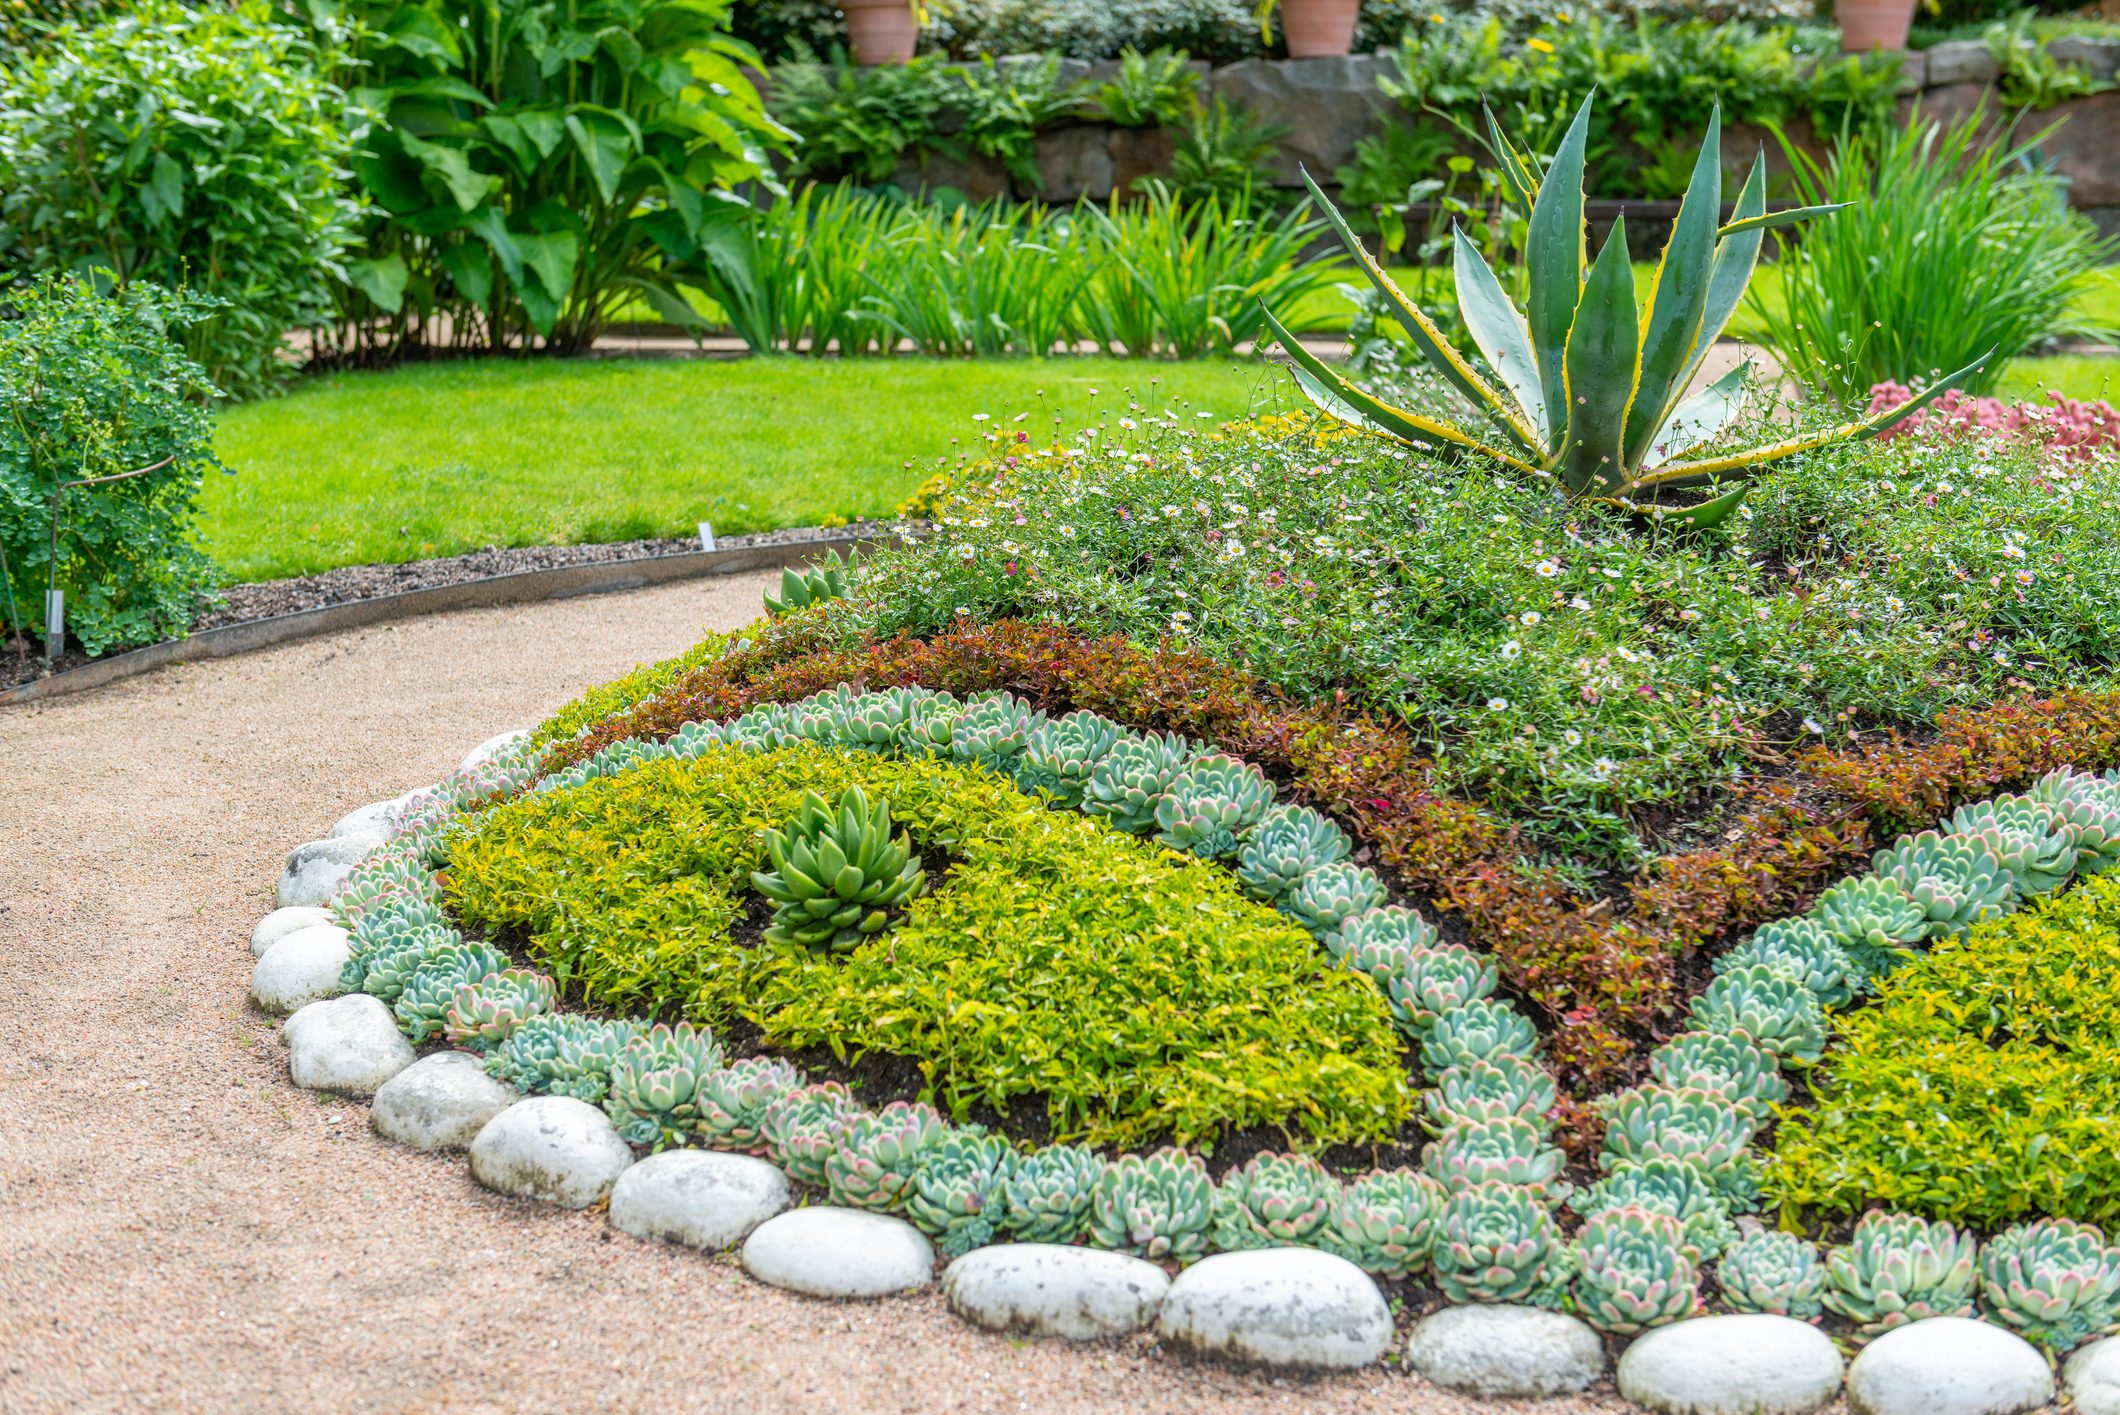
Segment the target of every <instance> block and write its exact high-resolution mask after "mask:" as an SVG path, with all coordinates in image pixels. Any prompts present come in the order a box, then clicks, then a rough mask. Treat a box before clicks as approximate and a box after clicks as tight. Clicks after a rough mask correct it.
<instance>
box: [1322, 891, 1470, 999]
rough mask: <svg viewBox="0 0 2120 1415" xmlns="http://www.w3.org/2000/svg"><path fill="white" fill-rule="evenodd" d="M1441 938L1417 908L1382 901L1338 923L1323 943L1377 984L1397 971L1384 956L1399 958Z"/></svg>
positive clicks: (1430, 945) (1382, 982) (1396, 966)
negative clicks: (1338, 929)
mask: <svg viewBox="0 0 2120 1415" xmlns="http://www.w3.org/2000/svg"><path fill="white" fill-rule="evenodd" d="M1441 941H1442V935H1441V934H1438V933H1437V932H1436V931H1435V926H1434V925H1433V924H1431V923H1429V922H1428V921H1427V920H1426V919H1424V918H1422V917H1421V916H1420V914H1419V913H1418V912H1417V911H1415V910H1412V909H1409V908H1407V907H1406V906H1405V905H1403V904H1386V905H1384V906H1383V907H1382V908H1380V909H1371V910H1370V911H1369V912H1368V913H1366V914H1357V915H1355V916H1354V917H1353V918H1351V919H1349V920H1347V922H1345V923H1343V924H1341V925H1340V932H1339V933H1338V934H1337V935H1336V936H1334V937H1332V938H1328V939H1326V940H1325V947H1326V950H1327V951H1328V952H1330V953H1331V954H1332V955H1333V956H1334V957H1335V958H1337V959H1339V960H1340V961H1341V962H1342V963H1345V964H1346V965H1347V966H1348V967H1350V968H1352V969H1354V970H1355V971H1356V972H1357V973H1367V974H1369V976H1370V979H1371V981H1373V982H1374V983H1375V984H1376V985H1377V986H1378V987H1380V988H1381V987H1384V986H1386V984H1387V982H1388V981H1389V978H1390V975H1391V974H1392V973H1395V972H1397V971H1398V964H1397V963H1395V962H1391V963H1387V962H1386V960H1388V959H1396V958H1401V957H1403V956H1405V955H1406V954H1407V953H1410V952H1411V951H1412V950H1414V949H1416V948H1431V947H1433V946H1435V945H1436V944H1437V943H1439V942H1441ZM1358 954H1359V955H1360V959H1359V960H1358V959H1357V957H1356V955H1358Z"/></svg>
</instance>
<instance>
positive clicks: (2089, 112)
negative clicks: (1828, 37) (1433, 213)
mask: <svg viewBox="0 0 2120 1415" xmlns="http://www.w3.org/2000/svg"><path fill="white" fill-rule="evenodd" d="M2047 52H2048V54H2050V55H2051V56H2052V57H2053V58H2055V59H2057V60H2060V61H2062V62H2064V63H2069V64H2075V65H2079V66H2081V67H2083V68H2085V69H2087V70H2088V71H2089V72H2090V73H2091V74H2092V75H2094V76H2095V77H2097V78H2101V79H2105V80H2111V79H2112V78H2113V77H2114V75H2115V71H2116V69H2120V39H2092V38H2085V37H2081V36H2072V37H2069V38H2064V39H2057V40H2054V41H2052V42H2051V43H2050V44H2049V45H2048V46H2047ZM1116 67H1117V65H1116V63H1113V62H1105V63H1099V64H1091V63H1086V62H1084V61H1082V60H1077V59H1067V60H1062V61H1061V79H1062V81H1063V82H1070V81H1073V80H1078V79H1087V80H1090V81H1091V82H1093V83H1094V82H1097V81H1099V80H1101V79H1102V78H1103V77H1105V76H1106V75H1108V74H1109V73H1110V72H1111V71H1113V70H1114V69H1115V68H1116ZM1197 67H1198V69H1199V70H1200V72H1201V75H1202V87H1203V93H1204V94H1205V95H1208V96H1213V95H1219V96H1221V97H1223V98H1225V99H1227V100H1229V101H1230V102H1231V103H1237V104H1242V105H1243V106H1245V107H1247V108H1249V109H1251V110H1252V111H1253V112H1255V113H1257V114H1259V115H1260V116H1261V117H1263V118H1266V119H1269V120H1271V121H1274V122H1278V123H1283V124H1286V125H1287V126H1288V128H1289V129H1290V132H1289V134H1288V137H1287V138H1286V139H1285V140H1284V141H1283V143H1282V145H1281V149H1280V154H1279V157H1278V159H1277V161H1276V163H1275V165H1274V169H1273V180H1274V183H1275V185H1277V186H1283V187H1297V186H1300V185H1301V181H1300V179H1299V177H1298V175H1297V171H1298V168H1299V167H1307V168H1308V169H1309V170H1310V172H1311V174H1312V175H1313V176H1315V177H1318V178H1319V179H1320V180H1321V181H1329V180H1330V177H1331V174H1332V172H1333V171H1334V169H1336V168H1338V167H1341V166H1344V165H1346V164H1347V163H1348V162H1349V161H1350V160H1351V159H1352V157H1353V155H1354V147H1355V143H1356V142H1357V141H1358V140H1360V139H1361V138H1362V137H1364V136H1366V135H1368V134H1370V133H1374V132H1376V131H1377V130H1378V129H1380V128H1382V127H1384V126H1386V125H1387V124H1390V123H1393V122H1399V121H1403V114H1402V113H1401V111H1400V109H1399V106H1398V104H1397V103H1395V102H1394V101H1393V100H1392V99H1390V98H1388V97H1386V96H1385V95H1384V93H1383V92H1382V90H1381V89H1379V88H1378V86H1377V80H1378V79H1379V78H1380V77H1382V76H1383V75H1385V74H1387V73H1389V72H1391V70H1392V59H1391V56H1390V55H1389V54H1358V55H1352V56H1348V57H1344V58H1336V59H1248V60H1245V61H1243V62H1241V63H1236V64H1229V65H1225V66H1223V67H1221V68H1217V69H1209V68H1208V67H1207V66H1206V65H1205V64H1201V65H1198V66H1197ZM1997 77H1998V65H1997V63H1996V61H1995V57H1994V55H1993V54H1992V53H1990V52H1989V50H1988V48H1987V46H1986V45H1985V44H1984V43H1980V42H1978V41H1957V42H1953V43H1949V44H1939V45H1937V46H1936V47H1935V48H1933V49H1929V50H1925V51H1922V52H1919V53H1910V54H1907V55H1906V56H1905V57H1904V60H1903V68H1902V73H1901V93H1902V95H1903V96H1902V98H1901V109H1902V111H1903V112H1904V113H1909V114H1911V113H1912V112H1913V111H1914V109H1915V107H1916V106H1917V105H1919V107H1920V108H1921V110H1922V111H1924V112H1927V113H1932V114H1935V115H1938V116H1941V117H1945V118H1956V117H1958V116H1960V115H1961V114H1963V113H1966V112H1969V111H1971V110H1972V109H1973V108H1974V107H1975V106H1977V105H1978V104H1980V103H1982V102H1983V101H1985V102H1987V103H1988V104H1989V105H1990V106H1997V105H1999V101H2000V100H1999V95H1998V94H1997V93H1996V89H1995V84H1996V80H1997ZM2032 121H2033V122H2034V123H2035V124H2036V125H2040V126H2043V125H2044V124H2046V123H2050V122H2059V123H2060V125H2061V126H2060V129H2059V131H2057V132H2056V133H2055V134H2054V136H2053V138H2052V139H2051V140H2050V141H2049V142H2048V143H2046V144H2045V151H2046V152H2047V154H2048V155H2049V156H2050V157H2051V158H2052V159H2053V161H2054V164H2055V166H2056V167H2057V168H2058V169H2059V171H2060V172H2061V173H2062V174H2063V175H2064V176H2065V177H2067V178H2068V179H2069V181H2070V183H2071V186H2070V193H2069V199H2070V202H2071V203H2072V204H2073V205H2075V206H2077V207H2080V208H2083V209H2085V210H2088V211H2090V212H2092V213H2093V214H2094V216H2096V217H2097V218H2099V220H2100V222H2101V224H2102V225H2104V226H2105V227H2106V228H2107V229H2108V230H2120V90H2116V91H2112V92H2106V93H2100V94H2094V95H2092V96H2090V97H2086V98H2076V99H2070V100H2068V101H2067V102H2064V103H2061V104H2059V105H2057V106H2055V107H2053V108H2050V109H2046V110H2044V111H2042V112H2039V113H2036V114H2034V115H2033V118H2032ZM2036 130H2037V128H2036V126H2034V127H2031V128H2028V129H2025V130H2024V131H2036ZM1791 135H1792V137H1794V138H1795V139H1796V140H1797V141H1799V142H1802V143H1804V144H1806V145H1813V144H1814V139H1813V138H1812V136H1811V134H1810V133H1809V131H1808V128H1807V125H1805V124H1803V123H1801V122H1799V123H1797V124H1794V125H1792V127H1791ZM1762 143H1765V144H1766V145H1767V147H1768V149H1769V157H1770V160H1775V159H1774V154H1773V151H1772V148H1773V144H1772V143H1771V141H1770V140H1769V139H1768V138H1767V135H1766V133H1765V132H1764V131H1763V130H1761V129H1758V128H1754V127H1749V126H1746V125H1742V124H1739V125H1733V126H1732V127H1731V128H1730V129H1729V130H1728V131H1727V132H1726V133H1725V135H1724V138H1723V151H1724V157H1725V161H1726V162H1727V163H1728V165H1729V166H1730V167H1732V168H1733V169H1735V170H1738V171H1740V172H1741V171H1742V169H1743V167H1744V166H1745V165H1747V164H1749V162H1750V161H1751V159H1752V155H1753V154H1754V153H1755V152H1757V151H1758V150H1759V148H1760V146H1761V144H1762ZM1174 146H1175V135H1174V134H1172V133H1170V132H1168V131H1166V130H1163V129H1157V128H1118V127H1113V126H1111V125H1110V124H1106V123H1094V122H1091V123H1067V124H1063V125H1059V126H1056V127H1053V128H1051V129H1048V130H1046V131H1045V132H1042V133H1040V134H1039V136H1038V139H1037V165H1038V172H1039V175H1040V176H1041V177H1042V178H1043V189H1042V190H1041V191H1037V192H1032V191H1028V190H1022V189H1019V184H1015V183H1012V182H1011V181H1010V179H1009V176H1008V174H1007V173H1006V172H1004V171H1003V170H1002V169H1001V166H1000V164H999V163H997V162H994V161H992V160H991V159H988V158H984V157H979V156H977V155H972V156H970V157H969V158H968V159H967V160H964V161H959V160H956V159H954V158H951V157H947V156H944V155H942V154H939V153H932V152H929V153H922V154H918V155H908V156H907V157H906V159H905V160H904V161H903V162H901V164H900V167H899V171H898V174H897V180H898V183H899V184H900V185H901V186H904V187H907V188H909V189H915V190H917V189H923V188H927V187H937V186H948V187H954V188H956V189H957V190H959V191H962V192H964V193H965V194H967V195H968V196H970V197H972V198H974V199H977V200H986V199H989V198H992V197H997V196H1002V195H1015V196H1018V197H1032V196H1036V197H1040V198H1042V199H1044V200H1047V201H1057V202H1069V201H1073V200H1075V199H1076V198H1078V197H1089V198H1091V199H1094V200H1101V199H1103V198H1105V197H1108V196H1110V195H1111V194H1112V193H1113V192H1114V191H1120V192H1124V191H1126V190H1127V189H1128V188H1129V187H1130V185H1131V184H1132V183H1133V181H1134V180H1135V179H1136V178H1138V177H1143V176H1150V175H1154V174H1157V173H1160V172H1164V171H1167V170H1168V168H1169V164H1170V157H1171V152H1172V149H1173V147H1174ZM1777 165H1778V163H1777ZM1629 205H1630V206H1636V207H1638V206H1639V205H1640V203H1639V202H1634V203H1630V204H1629Z"/></svg>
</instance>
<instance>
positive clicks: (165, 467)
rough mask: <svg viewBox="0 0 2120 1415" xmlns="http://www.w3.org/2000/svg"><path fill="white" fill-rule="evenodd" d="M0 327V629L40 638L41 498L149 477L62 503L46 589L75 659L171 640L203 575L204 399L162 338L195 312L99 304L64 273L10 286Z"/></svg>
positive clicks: (167, 297)
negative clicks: (140, 472) (199, 525)
mask: <svg viewBox="0 0 2120 1415" xmlns="http://www.w3.org/2000/svg"><path fill="white" fill-rule="evenodd" d="M5 302H6V306H7V310H6V313H7V315H8V316H9V317H6V318H0V557H4V559H5V562H6V572H7V585H6V593H7V597H6V599H5V601H4V605H0V608H4V612H5V613H6V616H7V617H6V619H5V620H4V621H0V622H4V623H5V624H6V625H7V627H8V628H9V629H11V630H15V631H22V630H29V631H32V632H38V631H41V627H42V625H43V623H44V619H43V613H42V611H43V600H44V594H43V591H44V586H45V580H46V576H47V572H48V571H49V570H51V568H52V566H51V540H50V534H51V525H52V521H51V515H52V492H53V489H54V488H55V487H56V486H57V485H58V484H59V483H60V482H62V481H75V480H78V479H82V478H87V477H102V476H116V475H118V474H120V473H124V472H130V471H134V470H137V469H139V468H142V467H149V466H154V465H156V464H158V463H159V464H162V465H161V466H160V467H159V469H158V470H155V471H152V472H148V473H147V474H146V475H144V476H137V477H130V478H127V479H126V480H123V481H112V482H107V483H105V484H103V485H101V486H83V487H74V488H72V489H70V490H68V491H67V492H66V493H65V497H64V505H63V508H62V520H61V524H60V528H59V530H60V534H59V562H58V565H57V567H56V570H57V575H56V578H57V582H58V585H59V588H60V589H62V590H64V591H65V592H66V628H67V629H68V630H69V631H70V632H71V633H72V634H73V636H74V638H75V639H77V640H78V641H79V642H80V644H81V646H82V647H83V648H85V649H86V650H88V651H89V652H90V653H102V652H103V651H104V650H106V649H110V648H117V647H123V646H125V645H128V644H139V643H149V642H152V641H154V640H156V639H163V638H169V637H172V636H176V635H181V634H182V633H183V632H184V631H185V630H186V629H188V628H190V627H191V621H192V615H193V613H194V612H195V611H196V610H197V608H198V607H199V598H200V594H201V591H203V590H204V589H206V587H207V586H208V585H209V583H210V582H211V577H212V570H211V567H210V566H209V565H208V563H207V560H206V557H205V555H204V554H203V553H202V552H201V551H200V550H199V547H198V542H197V539H196V534H195V531H194V529H193V523H194V518H195V516H196V514H197V509H198V497H199V483H200V478H201V477H202V476H203V475H204V473H205V472H206V471H208V470H209V469H217V468H219V467H220V465H221V464H220V463H219V462H218V461H217V460H215V458H214V454H213V414H212V412H211V411H210V410H209V409H208V407H207V406H206V404H207V402H208V400H210V399H212V398H214V397H217V396H218V394H217V392H216V390H215V388H214V386H213V384H212V382H211V381H210V380H209V379H208V378H207V376H206V372H205V370H203V369H201V368H200V367H199V366H198V365H197V364H196V363H193V362H192V361H191V359H190V358H188V357H187V356H186V355H185V354H184V352H183V351H182V350H181V349H180V348H179V347H178V346H177V344H176V343H175V338H176V337H177V336H180V335H181V334H182V332H183V331H184V330H185V329H186V328H187V327H189V326H191V325H192V324H193V323H194V322H196V321H198V320H202V319H204V318H206V317H207V316H208V315H209V314H210V313H211V311H210V309H209V308H208V306H207V305H206V304H205V303H204V302H202V301H200V300H198V299H195V298H192V297H189V296H182V295H171V294H168V293H166V292H165V291H162V290H160V289H158V288H156V287H155V286H153V285H148V284H144V283H143V284H136V285H133V286H132V287H131V288H129V289H128V290H126V291H125V292H123V293H122V294H98V293H97V292H96V290H95V288H94V287H93V286H91V285H90V284H89V283H88V282H87V281H85V280H80V279H76V278H75V277H73V276H71V275H47V276H43V277H40V278H38V279H35V280H32V281H27V282H24V283H22V284H20V285H17V286H16V287H15V288H14V289H13V290H11V291H9V292H8V294H7V295H6V297H5Z"/></svg>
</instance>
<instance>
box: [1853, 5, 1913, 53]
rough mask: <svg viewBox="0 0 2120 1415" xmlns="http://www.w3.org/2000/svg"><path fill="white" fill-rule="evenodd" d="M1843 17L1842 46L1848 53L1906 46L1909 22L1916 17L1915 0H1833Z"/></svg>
mask: <svg viewBox="0 0 2120 1415" xmlns="http://www.w3.org/2000/svg"><path fill="white" fill-rule="evenodd" d="M1833 18H1834V19H1836V20H1838V21H1840V47H1841V49H1842V50H1843V51H1845V52H1846V53H1849V54H1867V53H1869V52H1870V51H1871V50H1873V49H1904V48H1906V47H1907V26H1908V25H1910V24H1912V23H1913V20H1914V0H1834V4H1833Z"/></svg>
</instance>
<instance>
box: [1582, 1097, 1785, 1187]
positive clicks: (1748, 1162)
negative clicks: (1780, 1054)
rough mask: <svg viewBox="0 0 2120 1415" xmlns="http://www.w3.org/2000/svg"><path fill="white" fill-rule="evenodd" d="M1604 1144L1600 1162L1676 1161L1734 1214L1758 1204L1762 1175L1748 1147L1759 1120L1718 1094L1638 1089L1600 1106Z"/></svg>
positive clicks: (1613, 1166) (1608, 1165) (1611, 1165)
mask: <svg viewBox="0 0 2120 1415" xmlns="http://www.w3.org/2000/svg"><path fill="white" fill-rule="evenodd" d="M1598 1108H1599V1109H1600V1110H1601V1111H1602V1112H1603V1113H1604V1116H1605V1144H1604V1149H1603V1151H1602V1152H1601V1153H1600V1155H1599V1157H1598V1163H1599V1164H1600V1165H1601V1166H1602V1167H1603V1168H1604V1169H1606V1170H1608V1171H1609V1170H1613V1169H1617V1168H1618V1167H1619V1166H1620V1165H1622V1164H1628V1163H1637V1164H1638V1163H1642V1162H1645V1161H1648V1160H1654V1159H1673V1160H1678V1161H1681V1162H1683V1163H1685V1164H1690V1165H1692V1166H1693V1167H1694V1168H1695V1169H1698V1170H1699V1171H1700V1172H1701V1173H1702V1174H1703V1175H1705V1176H1706V1177H1707V1179H1708V1182H1709V1183H1711V1184H1713V1185H1714V1186H1715V1192H1716V1193H1718V1194H1720V1195H1721V1196H1722V1197H1723V1199H1724V1200H1725V1201H1726V1202H1728V1203H1729V1205H1730V1208H1731V1210H1732V1211H1733V1212H1736V1213H1745V1212H1748V1211H1749V1210H1751V1209H1753V1208H1755V1207H1757V1205H1758V1202H1759V1176H1758V1173H1757V1171H1756V1170H1755V1168H1754V1166H1753V1163H1752V1155H1751V1151H1750V1150H1749V1148H1748V1146H1750V1144H1751V1143H1752V1135H1753V1132H1754V1130H1755V1129H1756V1128H1757V1122H1755V1121H1754V1120H1753V1119H1752V1117H1751V1116H1750V1115H1749V1114H1748V1113H1747V1112H1746V1111H1744V1110H1743V1109H1741V1108H1739V1107H1737V1106H1733V1105H1731V1104H1730V1102H1729V1101H1728V1100H1727V1099H1726V1098H1724V1097H1723V1096H1722V1095H1721V1094H1720V1093H1718V1092H1715V1091H1703V1090H1699V1089H1696V1088H1693V1087H1685V1088H1680V1089H1673V1088H1672V1087H1669V1086H1635V1087H1632V1088H1630V1089H1628V1090H1624V1091H1618V1092H1615V1093H1614V1094H1612V1095H1610V1096H1607V1097H1605V1098H1604V1099H1603V1100H1602V1101H1600V1102H1598Z"/></svg>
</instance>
